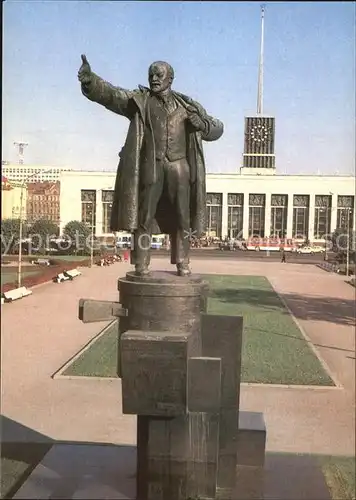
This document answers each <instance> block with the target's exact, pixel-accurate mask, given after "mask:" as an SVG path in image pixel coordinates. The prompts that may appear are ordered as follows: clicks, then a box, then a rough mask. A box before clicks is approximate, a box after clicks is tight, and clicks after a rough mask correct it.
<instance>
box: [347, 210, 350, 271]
mask: <svg viewBox="0 0 356 500" xmlns="http://www.w3.org/2000/svg"><path fill="white" fill-rule="evenodd" d="M350 213H351V210H350V209H348V210H347V235H346V276H348V275H349V268H350Z"/></svg>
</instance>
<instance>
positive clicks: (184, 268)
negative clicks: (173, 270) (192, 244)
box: [177, 264, 192, 276]
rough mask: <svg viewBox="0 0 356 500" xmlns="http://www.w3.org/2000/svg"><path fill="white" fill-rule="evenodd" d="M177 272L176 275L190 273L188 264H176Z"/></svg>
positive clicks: (187, 274)
mask: <svg viewBox="0 0 356 500" xmlns="http://www.w3.org/2000/svg"><path fill="white" fill-rule="evenodd" d="M177 274H178V276H189V275H190V274H192V272H191V270H190V269H189V266H188V264H178V265H177Z"/></svg>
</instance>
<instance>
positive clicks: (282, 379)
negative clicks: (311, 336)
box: [63, 275, 334, 385]
mask: <svg viewBox="0 0 356 500" xmlns="http://www.w3.org/2000/svg"><path fill="white" fill-rule="evenodd" d="M204 278H205V279H206V280H207V281H208V282H209V284H210V287H211V292H210V298H209V302H208V312H209V313H212V314H224V315H242V316H243V318H244V342H243V352H242V381H243V382H256V383H270V384H292V385H299V384H300V385H334V384H333V382H332V380H331V379H330V377H329V376H328V374H327V373H326V372H325V370H324V369H323V367H322V366H321V364H320V362H319V360H318V359H317V358H316V357H315V355H314V354H313V352H312V350H311V349H310V347H309V346H308V344H307V342H306V341H305V339H304V337H303V336H302V334H301V332H300V331H299V329H298V327H297V326H296V324H295V323H294V321H293V319H292V318H291V316H290V315H289V313H288V311H287V310H286V308H285V307H284V305H283V303H282V302H281V301H280V299H279V297H278V295H277V294H276V293H275V292H274V290H273V289H272V287H271V285H270V283H269V281H268V280H267V279H266V278H264V277H262V276H225V275H206V276H204ZM117 351H118V342H117V324H116V323H112V324H111V325H110V327H109V328H108V329H107V331H106V333H105V334H104V335H103V336H102V337H100V338H99V340H97V341H96V342H95V343H94V344H93V345H92V346H91V347H90V348H89V349H88V350H87V351H85V352H84V353H83V354H82V355H81V356H79V358H77V360H76V361H74V362H73V364H72V365H70V366H69V367H68V368H67V370H66V371H65V372H64V373H63V374H64V375H77V376H80V375H81V376H83V375H84V376H97V377H99V376H101V377H116V376H117V375H116V371H117V357H118V356H117Z"/></svg>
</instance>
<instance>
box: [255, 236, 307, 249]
mask: <svg viewBox="0 0 356 500" xmlns="http://www.w3.org/2000/svg"><path fill="white" fill-rule="evenodd" d="M297 247H298V244H297V242H296V241H295V240H293V239H292V238H274V237H269V238H260V237H258V236H252V237H251V238H249V239H248V240H247V242H246V248H247V250H254V251H255V252H259V251H260V250H264V251H267V252H276V251H279V250H281V248H284V250H285V252H295V251H296V249H297Z"/></svg>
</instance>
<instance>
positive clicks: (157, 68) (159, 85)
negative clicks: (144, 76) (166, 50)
mask: <svg viewBox="0 0 356 500" xmlns="http://www.w3.org/2000/svg"><path fill="white" fill-rule="evenodd" d="M173 79H174V71H173V68H172V66H171V65H170V64H168V63H166V62H164V61H156V62H154V63H152V64H151V66H150V67H149V69H148V81H149V84H150V89H151V90H152V92H154V93H155V94H159V93H161V92H164V91H165V90H167V89H169V88H170V87H171V85H172V82H173Z"/></svg>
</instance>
